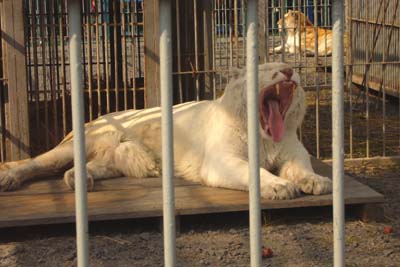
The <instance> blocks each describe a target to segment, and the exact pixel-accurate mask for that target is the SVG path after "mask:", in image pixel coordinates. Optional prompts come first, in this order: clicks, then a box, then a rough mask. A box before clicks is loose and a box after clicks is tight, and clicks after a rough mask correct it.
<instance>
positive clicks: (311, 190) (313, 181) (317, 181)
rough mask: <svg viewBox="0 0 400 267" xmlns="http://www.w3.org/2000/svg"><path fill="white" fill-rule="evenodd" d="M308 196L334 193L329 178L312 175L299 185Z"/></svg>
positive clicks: (303, 179)
mask: <svg viewBox="0 0 400 267" xmlns="http://www.w3.org/2000/svg"><path fill="white" fill-rule="evenodd" d="M297 184H298V186H299V187H300V188H301V191H303V192H304V193H306V194H313V195H323V194H329V193H332V181H331V179H329V178H327V177H323V176H320V175H318V174H315V173H310V174H309V175H307V176H306V177H304V178H302V179H300V180H299V182H298V183H297Z"/></svg>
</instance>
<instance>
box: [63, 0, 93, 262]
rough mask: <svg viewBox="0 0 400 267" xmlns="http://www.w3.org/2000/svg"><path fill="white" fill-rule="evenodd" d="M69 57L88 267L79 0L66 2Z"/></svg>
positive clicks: (80, 232) (80, 246)
mask: <svg viewBox="0 0 400 267" xmlns="http://www.w3.org/2000/svg"><path fill="white" fill-rule="evenodd" d="M68 15H69V20H68V23H69V35H70V41H69V53H70V69H71V100H72V125H73V131H74V170H75V205H76V239H77V259H78V267H87V266H89V237H88V213H87V193H86V192H87V185H86V153H85V132H84V118H85V116H84V109H83V84H82V54H81V5H80V0H68Z"/></svg>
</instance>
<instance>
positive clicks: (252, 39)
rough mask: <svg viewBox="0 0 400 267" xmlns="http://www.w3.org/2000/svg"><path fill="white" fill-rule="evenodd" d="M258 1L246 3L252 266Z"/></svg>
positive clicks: (256, 258) (256, 213)
mask: <svg viewBox="0 0 400 267" xmlns="http://www.w3.org/2000/svg"><path fill="white" fill-rule="evenodd" d="M257 7H258V1H257V0H249V1H248V2H247V41H246V49H247V51H246V69H247V127H248V138H249V143H248V154H249V205H250V207H249V211H250V255H251V266H252V267H259V266H261V210H260V163H259V150H258V149H259V139H258V138H259V131H258V12H257V10H258V8H257Z"/></svg>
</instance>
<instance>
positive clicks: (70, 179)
mask: <svg viewBox="0 0 400 267" xmlns="http://www.w3.org/2000/svg"><path fill="white" fill-rule="evenodd" d="M86 177H87V190H88V191H93V189H94V179H93V177H92V176H91V175H90V174H89V173H87V174H86ZM64 182H65V184H66V185H67V186H68V187H69V188H71V189H72V190H75V172H74V170H73V169H72V170H68V171H66V172H65V173H64Z"/></svg>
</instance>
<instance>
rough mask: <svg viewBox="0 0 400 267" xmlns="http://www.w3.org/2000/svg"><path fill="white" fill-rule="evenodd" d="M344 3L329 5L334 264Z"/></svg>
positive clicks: (340, 263) (338, 257) (338, 263)
mask: <svg viewBox="0 0 400 267" xmlns="http://www.w3.org/2000/svg"><path fill="white" fill-rule="evenodd" d="M343 14H344V5H343V1H341V0H334V1H333V5H332V19H333V49H332V158H333V164H332V165H333V246H334V252H333V254H334V266H335V267H344V266H345V244H344V241H345V237H344V235H345V233H344V223H345V222H344V197H343V184H344V183H343V178H344V160H343V156H344V151H343V139H344V122H343V121H344V119H343V112H344V111H343V106H344V79H343V72H344V64H343V22H344V18H343Z"/></svg>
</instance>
